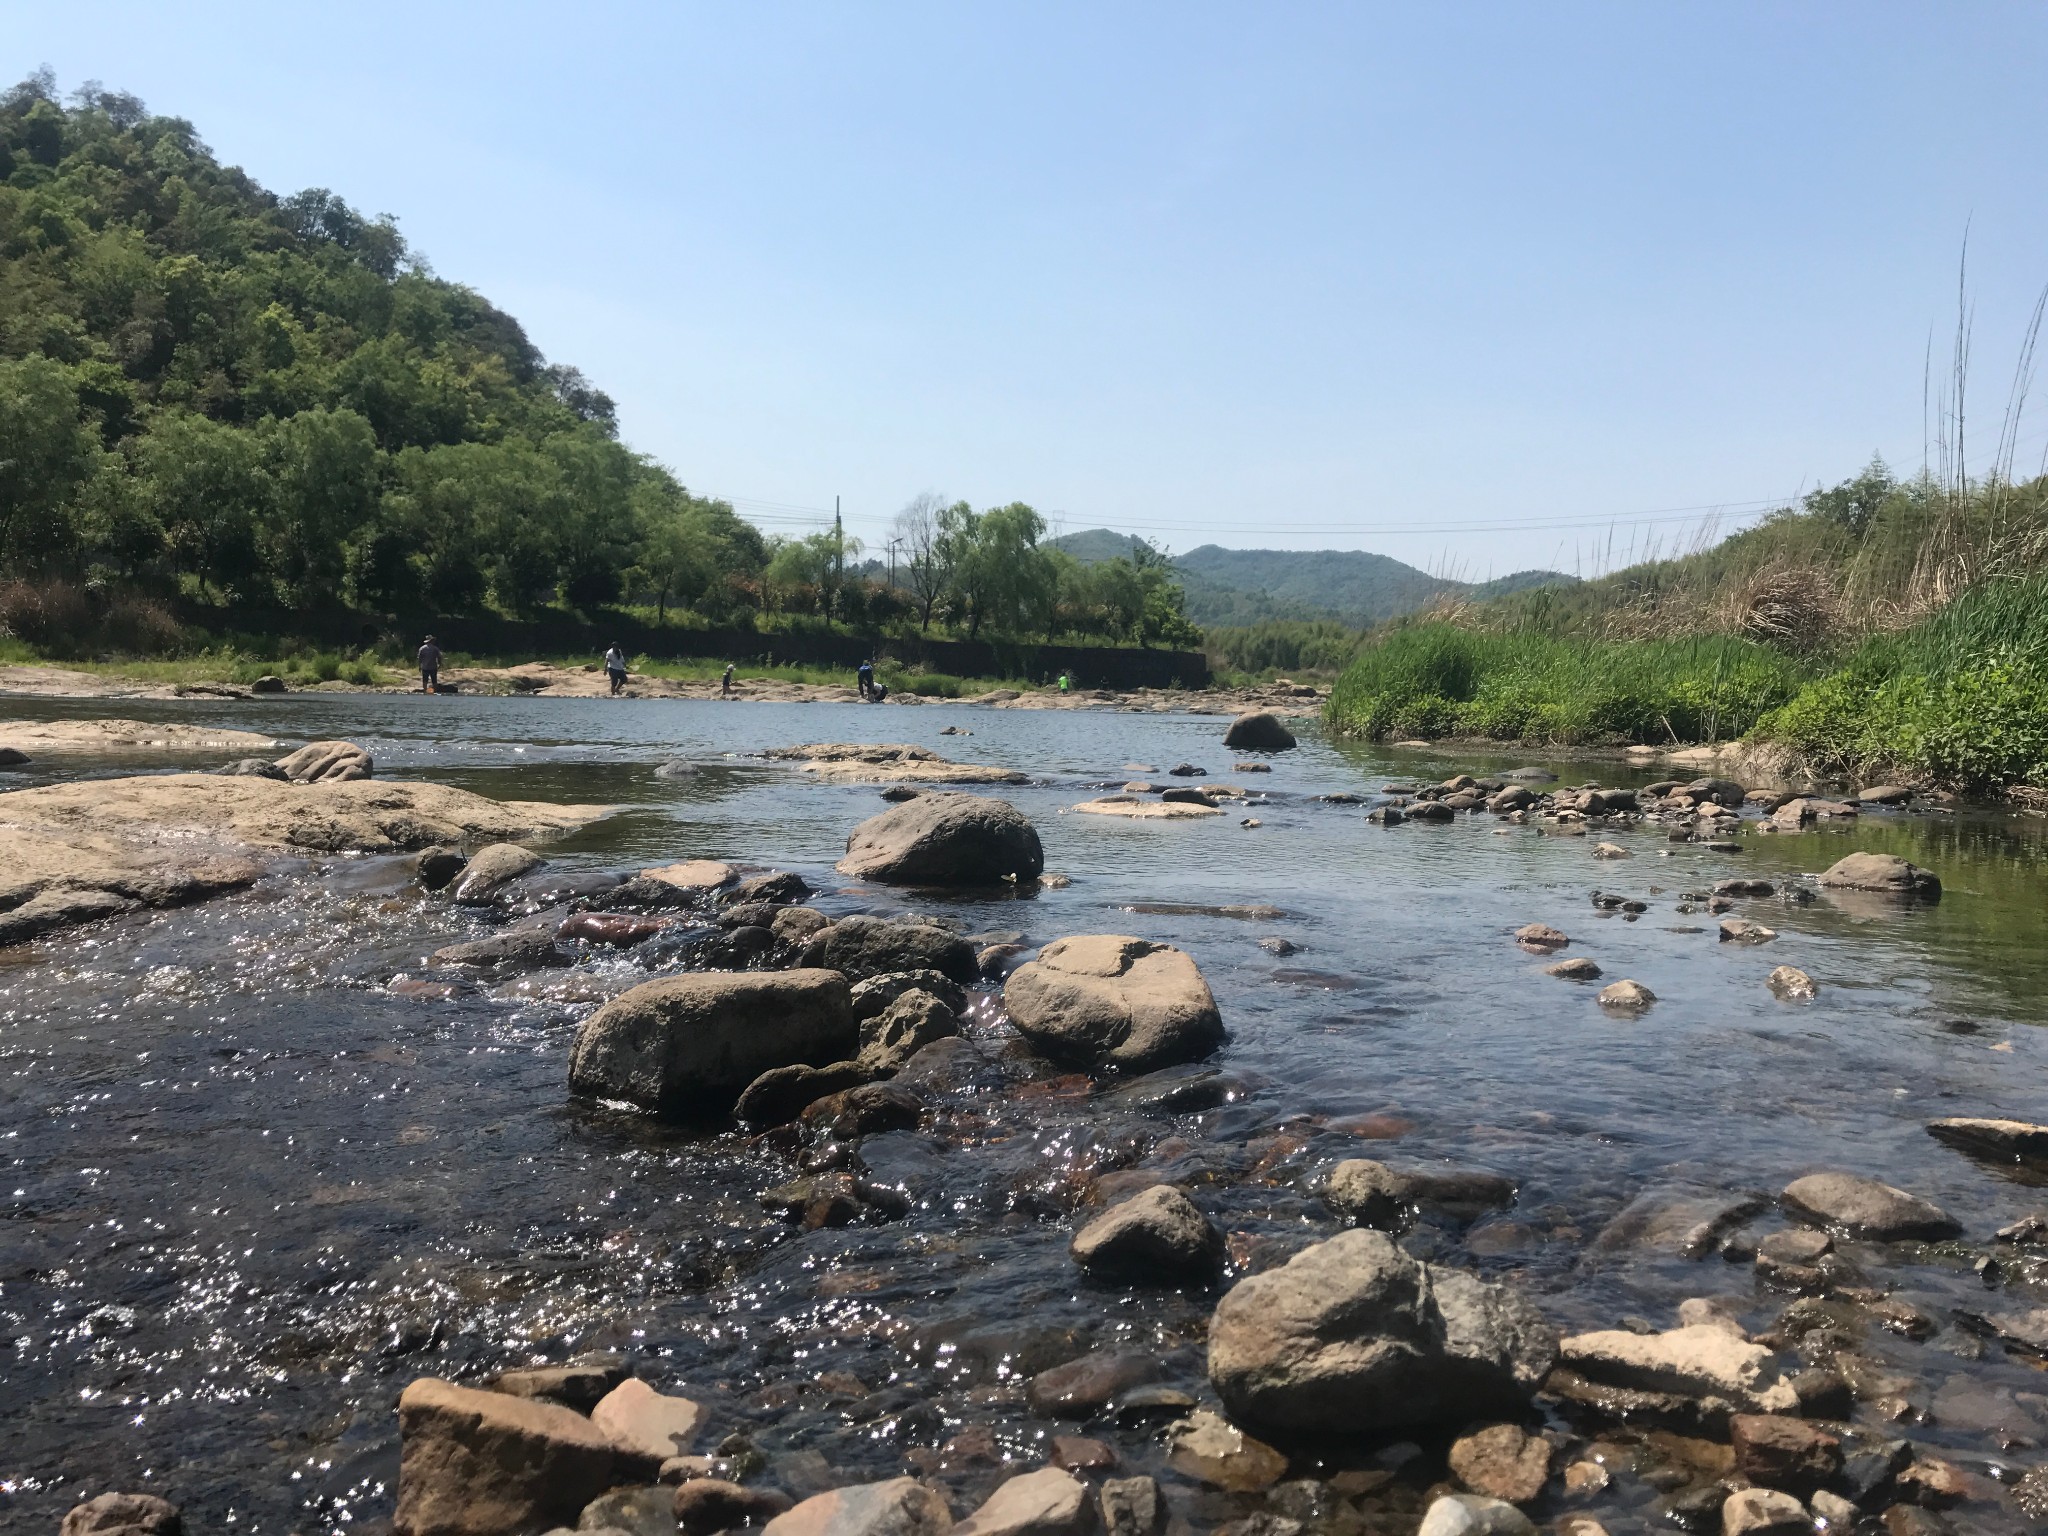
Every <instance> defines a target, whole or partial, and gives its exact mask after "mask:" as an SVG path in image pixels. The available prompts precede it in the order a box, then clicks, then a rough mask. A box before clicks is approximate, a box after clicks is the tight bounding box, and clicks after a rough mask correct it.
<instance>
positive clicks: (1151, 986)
mask: <svg viewBox="0 0 2048 1536" xmlns="http://www.w3.org/2000/svg"><path fill="white" fill-rule="evenodd" d="M1003 1004H1004V1007H1005V1008H1006V1009H1007V1010H1008V1011H1009V1015H1010V1020H1011V1022H1012V1023H1014V1024H1015V1025H1016V1026H1017V1029H1018V1032H1019V1033H1020V1034H1022V1035H1024V1036H1025V1038H1027V1039H1028V1040H1030V1041H1031V1042H1032V1043H1033V1044H1034V1045H1037V1046H1038V1047H1039V1048H1040V1049H1041V1050H1044V1051H1046V1052H1047V1053H1049V1054H1052V1055H1056V1056H1059V1057H1062V1058H1065V1059H1069V1060H1080V1061H1084V1062H1088V1063H1091V1064H1097V1065H1106V1066H1115V1067H1121V1068H1124V1069H1126V1070H1129V1071H1148V1070H1150V1069H1152V1068H1154V1067H1164V1066H1171V1065H1174V1064H1175V1063H1178V1062H1186V1061H1199V1060H1200V1059H1201V1058H1203V1057H1205V1056H1207V1055H1208V1054H1209V1053H1210V1052H1212V1051H1214V1050H1215V1049H1216V1047H1217V1046H1219V1045H1221V1044H1222V1043H1223V1039H1224V1032H1223V1018H1222V1015H1221V1014H1220V1013H1219V1012H1218V1011H1217V1008H1216V999H1215V997H1214V996H1212V995H1211V993H1210V991H1209V984H1208V983H1207V982H1206V981H1204V980H1203V979H1202V973H1201V971H1200V970H1198V969H1197V968H1196V966H1195V962H1194V961H1193V960H1192V959H1190V958H1189V957H1188V955H1187V954H1186V953H1184V952H1183V951H1181V950H1178V949H1175V948H1174V947H1173V946H1172V945H1170V944H1156V943H1153V942H1152V941H1151V940H1149V939H1138V938H1131V937H1129V936H1127V935H1121V934H1086V935H1078V936H1076V937H1073V938H1066V939H1060V940H1058V941H1056V942H1055V943H1052V944H1048V945H1046V946H1045V948H1044V949H1042V950H1040V951H1039V952H1038V958H1037V959H1036V960H1034V961H1032V962H1031V963H1030V964H1029V965H1026V966H1023V967H1021V968H1020V969H1018V970H1017V971H1015V972H1013V973H1012V974H1011V976H1010V979H1009V980H1008V981H1007V982H1006V983H1004V986H1003Z"/></svg>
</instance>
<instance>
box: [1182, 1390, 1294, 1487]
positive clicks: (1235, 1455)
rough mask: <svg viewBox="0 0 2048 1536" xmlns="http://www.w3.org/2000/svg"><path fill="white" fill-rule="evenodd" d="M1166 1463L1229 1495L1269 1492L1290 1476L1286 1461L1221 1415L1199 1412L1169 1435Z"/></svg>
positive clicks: (1206, 1411) (1190, 1415) (1205, 1411)
mask: <svg viewBox="0 0 2048 1536" xmlns="http://www.w3.org/2000/svg"><path fill="white" fill-rule="evenodd" d="M1166 1460H1167V1464H1168V1465H1169V1466H1171V1467H1172V1468H1173V1470H1174V1471H1176V1472H1178V1473H1180V1474H1182V1475H1183V1476H1185V1477H1192V1478H1196V1479H1198V1480H1200V1481H1201V1482H1205V1483H1209V1484H1212V1485H1213V1486H1215V1487H1218V1488H1222V1489H1224V1490H1226V1491H1228V1492H1230V1493H1256V1492H1258V1491H1259V1490H1260V1489H1262V1488H1270V1487H1272V1486H1273V1484H1275V1483H1277V1482H1279V1481H1280V1479H1281V1478H1282V1477H1283V1476H1284V1475H1285V1474H1286V1472H1287V1457H1286V1456H1285V1455H1284V1454H1283V1453H1282V1452H1280V1451H1277V1450H1275V1449H1274V1448H1273V1447H1272V1446H1270V1445H1268V1444H1266V1443H1265V1442H1264V1441H1263V1440H1255V1439H1253V1438H1252V1437H1251V1436H1250V1435H1248V1434H1246V1433H1245V1432H1244V1431H1243V1430H1242V1429H1240V1428H1238V1427H1237V1426H1236V1425H1235V1424H1233V1423H1231V1422H1230V1421H1229V1420H1228V1419H1225V1418H1224V1417H1222V1415H1220V1414H1216V1413H1212V1412H1210V1411H1209V1410H1208V1409H1206V1408H1198V1409H1196V1410H1195V1411H1194V1412H1193V1413H1191V1414H1189V1415H1188V1416H1187V1417H1186V1418H1185V1419H1182V1420H1181V1421H1180V1422H1179V1423H1177V1424H1175V1425H1173V1426H1172V1427H1171V1428H1170V1429H1168V1430H1167V1432H1166Z"/></svg>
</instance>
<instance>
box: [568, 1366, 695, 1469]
mask: <svg viewBox="0 0 2048 1536" xmlns="http://www.w3.org/2000/svg"><path fill="white" fill-rule="evenodd" d="M704 1419H705V1411H704V1409H703V1407H702V1406H701V1405H700V1404H697V1403H693V1402H691V1401H690V1400H689V1399H688V1398H687V1397H672V1396H670V1395H668V1394H667V1393H663V1392H657V1391H655V1390H654V1388H652V1387H650V1386H649V1385H647V1383H646V1382H644V1381H642V1380H640V1379H639V1378H638V1377H637V1376H628V1377H627V1378H626V1379H625V1380H624V1381H622V1382H620V1383H619V1384H618V1385H617V1386H616V1387H613V1388H612V1389H611V1391H609V1392H607V1393H606V1394H605V1395H604V1396H603V1397H602V1398H600V1399H599V1400H598V1403H597V1406H596V1407H594V1408H592V1409H591V1410H590V1422H591V1423H592V1424H593V1425H595V1426H596V1427H597V1429H598V1430H599V1431H600V1432H601V1433H602V1434H603V1435H604V1436H605V1438H606V1439H608V1440H609V1441H611V1443H612V1444H613V1445H614V1446H616V1447H617V1448H618V1449H620V1450H622V1451H624V1452H626V1453H627V1454H628V1455H630V1456H637V1457H642V1458H646V1459H649V1460H651V1461H652V1462H653V1463H654V1464H655V1465H656V1466H659V1465H660V1464H661V1463H662V1462H664V1461H666V1460H668V1458H669V1457H671V1456H686V1455H688V1454H689V1452H690V1442H691V1441H693V1440H695V1439H696V1438H697V1432H698V1431H699V1430H700V1429H702V1428H703V1427H704Z"/></svg>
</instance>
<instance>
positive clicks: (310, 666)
mask: <svg viewBox="0 0 2048 1536" xmlns="http://www.w3.org/2000/svg"><path fill="white" fill-rule="evenodd" d="M306 669H307V670H308V671H309V672H311V673H312V674H313V681H314V682H316V683H331V682H333V681H334V680H335V679H336V678H338V677H340V676H341V658H340V657H339V656H337V655H335V654H334V652H332V651H320V652H318V653H316V654H315V655H314V657H313V659H312V660H311V661H310V662H308V663H307V668H306Z"/></svg>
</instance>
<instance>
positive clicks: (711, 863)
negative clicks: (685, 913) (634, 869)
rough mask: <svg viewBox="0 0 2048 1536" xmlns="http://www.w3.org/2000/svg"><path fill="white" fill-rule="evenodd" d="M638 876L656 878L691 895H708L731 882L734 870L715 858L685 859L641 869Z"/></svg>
mask: <svg viewBox="0 0 2048 1536" xmlns="http://www.w3.org/2000/svg"><path fill="white" fill-rule="evenodd" d="M640 878H641V879H643V880H658V881H660V882H661V883H662V884H663V885H671V886H674V887H675V888H676V889H677V890H679V891H687V892H689V893H690V894H691V895H693V896H708V895H710V894H711V893H712V892H713V891H716V890H718V889H719V888H720V887H721V886H726V885H730V884H732V882H733V878H734V871H733V867H732V866H731V865H730V864H722V863H720V862H719V861H718V860H717V859H686V860H684V861H683V862H682V863H680V864H660V865H656V866H655V867H654V868H652V869H643V870H641V871H640Z"/></svg>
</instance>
